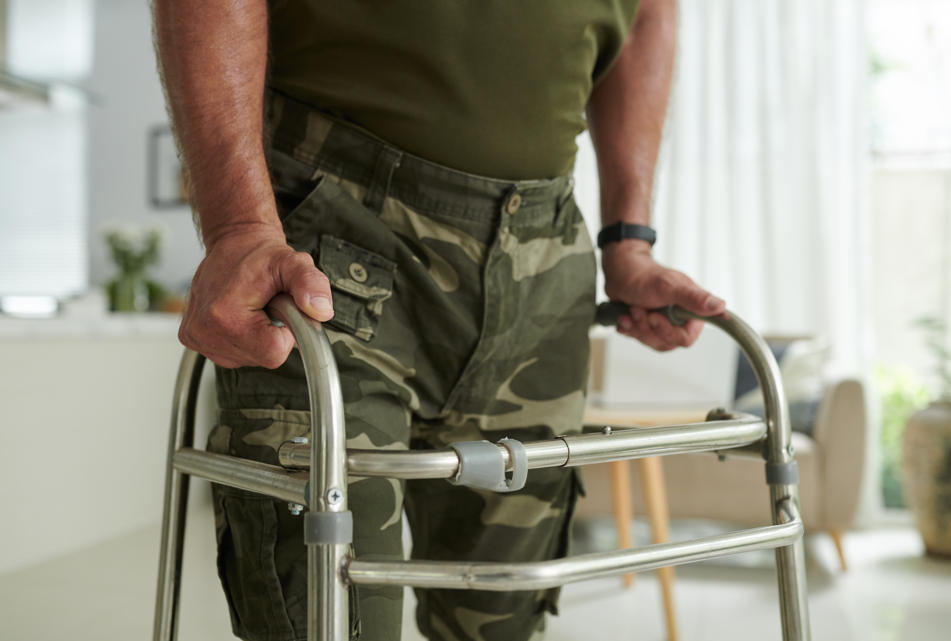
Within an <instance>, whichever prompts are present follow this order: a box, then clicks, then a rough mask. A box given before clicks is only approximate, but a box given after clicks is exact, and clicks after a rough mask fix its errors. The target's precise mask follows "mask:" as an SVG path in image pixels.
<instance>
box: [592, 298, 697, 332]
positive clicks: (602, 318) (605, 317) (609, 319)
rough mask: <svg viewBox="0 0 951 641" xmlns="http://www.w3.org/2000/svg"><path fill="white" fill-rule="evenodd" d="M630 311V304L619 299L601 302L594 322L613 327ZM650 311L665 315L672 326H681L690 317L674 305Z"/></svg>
mask: <svg viewBox="0 0 951 641" xmlns="http://www.w3.org/2000/svg"><path fill="white" fill-rule="evenodd" d="M630 311H631V307H630V305H628V304H627V303H622V302H620V301H610V302H607V303H601V304H600V305H598V311H597V312H596V313H595V315H594V322H595V323H597V324H598V325H602V326H604V327H614V326H615V325H617V320H618V319H619V318H620V317H621V316H622V315H624V314H627V313H629V312H630ZM651 311H652V312H658V313H660V314H663V315H664V316H666V317H667V320H669V321H670V324H671V325H673V326H674V327H682V326H683V325H684V324H686V322H687V319H688V318H690V317H689V316H687V315H685V312H684V310H682V309H681V308H679V307H677V306H676V305H668V306H667V307H659V308H657V309H652V310H651Z"/></svg>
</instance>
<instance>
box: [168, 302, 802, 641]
mask: <svg viewBox="0 0 951 641" xmlns="http://www.w3.org/2000/svg"><path fill="white" fill-rule="evenodd" d="M607 305H608V306H605V305H602V306H601V307H600V308H599V310H598V322H602V321H603V322H602V324H605V325H610V324H613V323H615V322H616V321H617V318H618V317H619V316H620V315H621V314H623V313H626V311H627V308H626V306H624V307H622V306H621V305H619V304H614V303H611V304H607ZM268 310H269V314H270V315H271V316H272V318H276V319H277V320H278V321H279V322H281V323H283V325H284V326H286V327H288V328H289V329H290V330H291V332H292V334H293V335H294V337H295V340H296V341H297V345H298V348H299V350H300V353H301V358H302V360H303V363H304V372H305V375H306V377H307V381H308V389H309V393H310V402H311V431H310V436H309V439H307V440H305V439H304V438H303V437H299V438H296V439H293V440H292V441H288V442H286V443H284V444H283V445H281V447H280V449H279V452H278V459H279V461H280V463H281V465H280V466H273V465H266V464H263V463H258V462H255V461H248V460H243V459H237V458H233V457H230V456H226V455H221V454H212V453H210V452H205V451H202V450H197V449H194V447H193V440H194V421H195V407H196V397H197V392H198V383H199V381H200V378H201V369H202V366H203V364H204V360H205V359H204V357H202V356H200V355H199V354H196V353H195V352H192V351H189V350H186V351H185V354H184V356H183V358H182V364H181V368H180V369H179V375H178V379H177V383H176V387H175V397H174V403H173V408H172V429H171V433H170V438H169V451H168V459H167V466H166V485H165V512H164V518H163V525H162V547H161V550H160V561H159V580H158V590H157V595H156V609H155V626H154V632H153V639H154V641H173V640H174V638H175V633H176V628H177V623H178V618H179V616H178V614H179V611H178V607H179V592H180V585H181V570H182V558H183V557H182V555H183V541H184V529H185V516H186V512H185V506H186V504H187V499H188V479H189V478H190V476H199V477H201V478H206V479H209V480H211V481H213V482H215V483H219V484H223V485H228V486H231V487H236V488H240V489H243V490H246V491H250V492H258V493H261V494H265V495H268V496H271V497H274V498H276V499H279V500H282V501H287V502H289V503H291V504H293V505H295V506H296V505H300V506H303V508H304V509H305V510H306V512H305V513H304V520H305V524H304V531H305V543H306V546H307V586H308V590H307V592H308V596H307V628H308V632H307V639H308V641H346V639H348V635H349V615H348V613H349V604H348V598H349V597H348V590H349V586H350V585H351V584H356V585H376V586H383V585H394V586H413V587H430V588H440V589H459V590H490V591H510V590H541V589H547V588H552V587H557V586H561V585H565V584H567V583H572V582H575V581H583V580H589V579H597V578H603V577H608V576H620V575H623V574H629V573H631V572H641V571H645V570H652V569H656V568H660V567H665V566H669V565H678V564H683V563H692V562H695V561H701V560H705V559H711V558H717V557H721V556H725V555H729V554H736V553H740V552H748V551H753V550H762V549H775V551H776V569H777V581H778V584H779V601H780V615H781V616H780V626H781V629H782V634H783V639H784V641H809V640H810V639H811V633H810V627H809V609H808V602H807V600H806V582H805V563H804V556H803V548H802V540H801V537H802V533H803V523H802V518H801V516H800V511H799V495H798V489H797V485H796V483H797V481H798V474H796V473H795V461H794V460H793V457H792V450H791V447H790V445H791V442H790V429H789V424H790V423H789V413H788V408H787V406H786V398H785V393H784V392H783V389H782V383H781V380H780V377H779V368H778V366H777V364H776V361H775V359H774V358H773V356H772V353H771V352H770V351H769V348H768V347H767V346H766V343H765V342H764V341H763V339H762V338H761V337H760V336H759V335H758V334H756V333H755V332H754V331H753V330H752V329H751V328H750V327H749V326H748V325H746V323H744V322H743V321H742V320H740V319H739V318H737V317H736V316H735V315H733V314H724V315H722V316H719V317H715V318H705V319H703V320H706V321H707V322H709V323H711V324H713V325H716V326H718V327H719V328H720V329H722V330H723V331H725V332H726V333H727V334H729V335H730V336H731V337H732V338H733V339H734V340H735V341H736V342H737V343H738V344H739V346H740V348H741V349H742V350H743V351H744V352H745V353H746V355H747V357H748V358H749V360H750V363H751V364H752V365H753V370H754V372H755V373H756V376H757V379H758V380H759V382H760V386H761V388H762V389H763V395H764V401H765V406H766V418H765V419H763V418H759V417H756V416H751V415H748V414H742V413H739V412H730V411H721V410H717V411H715V412H712V413H711V414H710V415H709V416H708V420H707V421H705V422H702V423H694V424H688V425H667V426H661V427H651V428H638V429H625V428H621V427H613V428H611V426H604V425H592V426H588V427H589V428H590V429H591V431H590V432H586V433H582V434H575V435H565V436H560V437H557V438H554V439H551V440H547V441H536V442H526V443H518V442H517V441H511V440H503V441H501V442H500V443H498V444H492V443H484V444H483V443H467V444H458V443H457V444H453V447H451V448H449V449H446V450H437V451H400V450H358V449H347V447H346V433H345V429H344V414H343V397H342V393H341V390H340V380H339V374H338V373H337V368H336V363H335V362H334V359H333V352H332V349H331V346H330V342H329V340H328V338H327V336H326V334H325V333H324V331H323V329H322V328H321V325H320V323H318V322H317V321H314V320H312V319H310V318H308V317H306V316H305V315H304V314H303V313H301V312H300V310H298V309H297V308H296V307H295V306H294V303H293V301H292V300H291V299H290V297H288V296H286V295H280V296H277V297H276V298H275V299H274V300H272V301H271V303H270V304H269V306H268ZM664 311H665V313H666V314H667V316H668V318H670V319H671V321H672V322H674V321H679V322H686V320H687V319H690V318H702V317H700V316H697V315H695V314H692V313H690V312H687V311H685V310H682V309H679V308H667V309H665V310H664ZM612 318H613V320H612ZM516 443H518V444H516ZM490 448H491V451H490ZM460 450H462V451H460ZM469 450H471V451H469ZM472 452H478V453H477V454H473V453H472ZM690 452H694V453H701V452H703V453H708V454H712V455H715V456H722V457H725V456H727V455H729V457H731V458H732V457H748V458H754V459H758V460H760V461H763V462H764V463H765V468H766V470H767V472H766V474H767V480H768V483H769V494H770V509H771V513H772V522H773V524H772V525H770V526H766V527H759V528H752V529H748V530H740V531H737V532H730V533H726V534H719V535H715V536H707V537H703V538H700V539H695V540H692V541H677V542H672V543H663V544H654V545H649V546H644V547H640V548H633V549H626V550H616V551H611V552H598V553H593V554H585V555H580V556H576V557H570V558H563V559H555V560H550V561H541V562H531V563H490V562H451V561H442V562H434V561H426V560H410V561H371V560H362V559H354V558H352V556H350V550H349V542H350V540H351V539H352V514H351V512H350V511H349V509H348V503H347V476H348V475H350V476H357V477H372V476H381V477H388V478H397V479H399V478H402V479H447V480H451V479H455V480H456V482H459V481H460V480H465V479H467V478H475V479H476V482H478V483H483V484H484V485H485V486H492V487H491V488H488V489H494V490H495V491H512V490H513V489H514V488H515V487H517V486H520V484H521V483H524V475H525V474H527V473H528V470H530V469H538V468H544V467H571V466H576V465H586V464H591V463H602V462H608V461H620V460H629V459H634V458H642V457H647V456H660V455H672V454H683V453H690ZM483 460H484V462H481V461H483ZM474 461H475V462H474ZM727 464H729V463H727ZM467 468H468V469H467ZM500 469H501V472H500ZM506 470H509V471H511V473H512V476H511V478H507V477H506Z"/></svg>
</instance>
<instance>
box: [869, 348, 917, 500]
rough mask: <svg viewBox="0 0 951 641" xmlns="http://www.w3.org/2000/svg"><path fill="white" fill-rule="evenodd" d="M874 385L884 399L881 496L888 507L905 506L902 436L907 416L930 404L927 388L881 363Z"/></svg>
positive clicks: (899, 370) (908, 375)
mask: <svg viewBox="0 0 951 641" xmlns="http://www.w3.org/2000/svg"><path fill="white" fill-rule="evenodd" d="M875 385H876V387H877V388H878V393H879V398H880V399H881V402H882V431H881V437H880V438H881V441H880V442H881V451H882V467H881V474H882V498H883V499H884V502H885V507H891V508H903V507H905V497H904V490H903V487H904V473H903V471H902V455H903V447H902V443H903V436H904V433H905V423H906V422H907V421H908V417H909V416H911V415H912V414H913V413H915V412H916V411H917V410H918V409H920V408H922V407H923V406H925V405H927V403H928V396H929V395H928V389H927V387H925V385H924V384H923V383H922V382H921V381H919V380H918V379H917V378H915V376H914V375H913V374H912V373H911V372H909V371H907V370H904V369H897V368H892V369H889V368H886V367H884V366H882V365H879V366H878V367H877V368H876V370H875Z"/></svg>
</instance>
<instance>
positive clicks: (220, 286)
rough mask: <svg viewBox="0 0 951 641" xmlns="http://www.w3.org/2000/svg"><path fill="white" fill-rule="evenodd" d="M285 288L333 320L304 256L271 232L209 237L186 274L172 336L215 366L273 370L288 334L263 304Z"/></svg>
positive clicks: (289, 343)
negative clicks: (187, 287) (186, 289)
mask: <svg viewBox="0 0 951 641" xmlns="http://www.w3.org/2000/svg"><path fill="white" fill-rule="evenodd" d="M281 292H286V293H288V294H290V295H291V296H292V297H293V298H294V302H295V303H296V304H297V306H298V307H299V308H300V309H301V311H303V312H304V313H305V314H307V315H308V316H310V317H311V318H313V319H315V320H318V321H321V322H323V321H328V320H330V319H331V318H333V299H332V298H331V294H330V283H329V281H328V280H327V277H326V276H324V275H323V274H322V273H321V272H320V271H318V270H317V268H316V267H315V266H314V260H313V258H311V256H310V255H309V254H305V253H301V252H296V251H294V250H293V249H291V248H290V247H289V246H288V245H287V242H286V240H285V238H284V234H283V233H282V231H281V230H279V229H274V228H270V227H268V228H267V229H264V230H262V229H260V228H254V229H251V230H249V229H241V230H240V231H237V232H232V233H230V234H226V235H223V236H220V237H219V238H217V239H216V240H215V242H214V244H213V245H210V246H208V247H207V253H206V255H205V259H204V260H203V261H202V262H201V264H200V265H199V266H198V270H197V271H196V272H195V277H194V278H193V279H192V286H191V291H190V293H189V295H188V304H187V305H186V307H185V315H184V318H183V320H182V324H181V327H180V328H179V330H178V338H179V340H180V341H181V342H182V344H183V345H185V346H186V347H188V348H190V349H193V350H195V351H196V352H199V353H201V354H203V355H204V356H206V357H208V359H209V360H211V361H212V362H214V363H217V364H218V365H221V366H222V367H229V368H233V367H244V366H261V367H267V368H269V369H274V368H276V367H280V366H281V365H282V364H283V363H284V361H285V360H287V356H288V354H290V351H291V348H293V347H294V337H293V336H292V335H291V332H290V330H289V329H287V328H286V327H276V326H274V325H272V324H271V321H270V319H269V318H268V316H267V314H266V313H265V312H264V306H265V305H267V304H268V302H269V301H270V300H271V299H272V298H274V296H276V295H277V294H279V293H281Z"/></svg>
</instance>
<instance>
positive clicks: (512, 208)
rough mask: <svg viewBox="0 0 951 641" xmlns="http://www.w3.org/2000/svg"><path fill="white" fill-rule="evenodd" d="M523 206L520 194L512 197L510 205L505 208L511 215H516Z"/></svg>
mask: <svg viewBox="0 0 951 641" xmlns="http://www.w3.org/2000/svg"><path fill="white" fill-rule="evenodd" d="M521 206H522V197H521V196H520V195H519V194H512V197H511V198H509V202H508V204H507V205H506V206H505V211H507V212H508V213H510V214H514V213H515V212H517V211H518V208H519V207H521Z"/></svg>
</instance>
